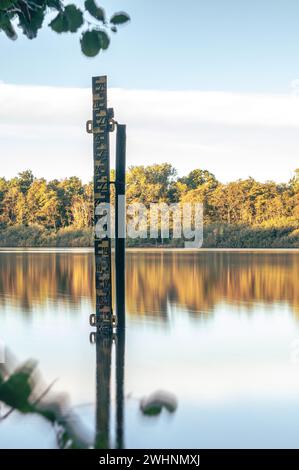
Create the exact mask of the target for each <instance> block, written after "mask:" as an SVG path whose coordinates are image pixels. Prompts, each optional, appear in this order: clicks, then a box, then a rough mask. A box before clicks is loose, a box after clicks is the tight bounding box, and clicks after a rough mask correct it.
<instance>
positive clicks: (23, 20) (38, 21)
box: [17, 5, 45, 39]
mask: <svg viewBox="0 0 299 470" xmlns="http://www.w3.org/2000/svg"><path fill="white" fill-rule="evenodd" d="M20 9H21V11H18V12H17V15H18V18H19V27H20V28H21V29H22V31H23V33H24V34H25V36H27V38H28V39H34V38H35V37H36V36H37V31H38V30H39V29H40V28H41V27H42V25H43V21H44V17H45V8H40V9H36V10H30V11H29V10H28V9H27V8H26V7H25V6H24V5H22V6H20Z"/></svg>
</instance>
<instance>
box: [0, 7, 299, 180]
mask: <svg viewBox="0 0 299 470" xmlns="http://www.w3.org/2000/svg"><path fill="white" fill-rule="evenodd" d="M75 3H77V4H81V3H82V2H80V1H77V2H75ZM99 3H100V4H101V5H102V6H104V7H105V8H106V11H107V13H113V12H115V11H119V10H125V11H127V12H128V13H129V14H130V16H131V18H132V21H131V23H130V24H129V25H127V26H124V27H122V28H120V31H119V33H118V34H117V35H115V36H113V37H112V43H111V47H110V48H109V50H108V51H107V52H105V53H104V54H101V55H99V56H98V57H96V58H94V59H88V58H86V57H84V56H82V54H81V51H80V46H79V35H78V34H77V35H72V34H64V35H57V34H55V33H54V32H52V31H51V30H50V29H49V28H47V27H44V28H43V30H42V31H40V33H39V36H38V38H37V39H36V40H33V41H29V40H27V39H26V38H24V37H22V35H21V34H20V35H19V39H18V40H17V41H16V42H12V41H10V40H8V39H7V38H6V37H5V36H4V35H3V34H0V42H1V47H0V63H1V67H0V82H2V89H1V88H0V134H1V141H0V161H1V168H2V173H4V174H5V175H6V176H11V175H12V174H15V173H16V172H18V171H21V170H23V169H24V168H32V169H33V171H35V173H36V174H37V175H38V176H42V174H43V173H44V175H45V176H47V175H49V177H64V176H67V175H69V172H70V171H71V173H72V174H78V175H79V176H80V175H82V177H83V179H88V178H89V177H90V176H91V167H90V166H88V167H86V166H85V162H86V158H87V156H88V154H89V151H90V150H89V146H90V139H89V137H88V136H83V135H81V127H82V128H84V122H85V120H86V119H88V118H89V116H88V114H89V107H90V101H89V96H88V94H87V95H86V94H84V90H86V89H87V88H88V87H90V82H91V76H93V75H101V74H107V75H108V77H109V86H110V87H111V88H113V89H114V88H117V89H122V90H123V91H124V93H123V94H122V93H118V92H117V91H115V92H112V91H111V96H113V99H114V101H113V103H112V104H113V106H114V107H115V108H116V110H118V111H119V117H120V118H121V119H123V120H124V122H127V124H129V128H128V132H129V133H130V135H129V148H128V150H129V154H128V161H129V163H130V164H141V163H143V164H146V163H153V162H155V161H170V162H171V163H173V164H174V166H176V167H177V168H178V169H179V172H180V173H186V172H187V171H189V170H190V169H192V168H194V167H203V166H204V167H205V168H207V169H210V170H212V171H214V172H215V173H216V176H218V177H219V179H221V180H223V181H226V180H229V179H236V178H237V177H242V178H243V177H244V178H245V177H247V176H249V175H251V176H254V177H256V178H257V179H261V180H265V179H275V180H284V181H287V180H288V179H289V178H290V177H291V176H292V171H293V169H294V167H295V168H296V167H298V166H299V158H297V155H298V154H299V138H298V137H297V135H298V134H299V133H298V128H297V127H299V119H298V121H297V115H298V116H299V98H298V94H299V93H297V91H298V90H299V82H298V83H297V82H295V84H296V86H295V95H296V96H294V89H292V87H291V84H292V83H294V80H298V78H299V2H298V1H297V0H284V1H282V0H280V1H277V0H272V1H270V0H263V1H256V0H253V1H250V2H245V1H237V0H225V1H224V0H222V1H221V0H185V1H184V2H181V1H178V0H172V1H171V0H110V1H108V0H103V1H101V2H99ZM47 22H48V21H47ZM3 83H4V84H5V85H7V86H8V85H12V84H14V85H16V87H15V88H14V89H13V92H12V89H10V91H9V93H8V89H7V88H5V87H4V85H3ZM24 85H31V87H29V88H28V87H27V88H26V87H24ZM38 86H42V87H44V88H43V90H41V89H40V88H39V87H38ZM0 87H1V86H0ZM35 87H36V88H35ZM46 87H47V88H46ZM61 87H63V88H67V89H68V90H69V92H70V94H72V99H71V98H70V95H69V94H68V95H67V96H68V101H65V102H64V95H63V93H61ZM159 90H165V91H166V92H167V93H166V94H165V95H160V94H159V93H158V91H159ZM81 91H82V93H81ZM125 91H131V92H132V93H133V92H134V91H135V94H134V93H133V94H130V95H129V94H125ZM140 91H143V92H144V93H143V94H142V96H141V95H140V93H139V94H138V92H140ZM151 92H156V95H152V94H151ZM171 92H173V94H171ZM193 92H194V95H192V94H190V93H193ZM217 92H221V93H224V94H225V95H221V94H220V95H219V94H218V95H217ZM7 93H8V94H9V96H10V100H11V109H9V106H7V105H8V103H7V96H8V95H7ZM47 93H48V95H47ZM176 93H178V95H176ZM182 93H183V95H182ZM184 93H186V94H185V95H184ZM203 93H206V95H203ZM24 94H26V95H27V96H26V100H25V101H26V103H25V102H23V101H22V100H23V98H24ZM46 95H47V96H48V100H50V99H51V100H52V101H51V102H49V101H48V102H47V97H46ZM37 96H38V97H39V98H37ZM57 96H59V102H58V100H57ZM123 96H126V97H127V101H126V99H123ZM184 96H185V97H186V106H184ZM276 96H277V99H276V98H275V97H276ZM50 97H51V98H50ZM149 97H151V98H152V101H151V99H149ZM157 97H159V102H158V101H157ZM251 97H252V100H251ZM129 98H130V100H129ZM280 98H281V99H280ZM116 99H118V102H117V101H115V100H116ZM171 99H173V100H177V102H180V107H178V106H177V107H175V105H174V102H172V101H171ZM218 99H219V100H220V101H219V103H221V106H220V107H219V105H218V104H217V100H218ZM259 99H260V101H259ZM30 100H31V101H30ZM39 100H41V101H39ZM72 100H78V103H77V105H76V106H75V108H76V109H75V108H74V109H73V113H75V114H76V113H77V114H76V118H74V119H75V121H76V123H73V124H72V126H73V127H72V142H71V141H70V139H68V137H67V132H68V130H69V123H68V122H67V120H66V121H64V122H60V130H59V129H58V128H57V127H55V116H58V114H60V115H65V116H66V119H68V117H67V112H65V111H64V106H74V104H70V103H72ZM80 100H81V101H80ZM137 100H139V102H140V103H144V106H146V108H142V109H140V106H139V108H138V102H137ZM140 100H141V101H140ZM269 100H270V101H269ZM289 100H293V101H292V102H291V103H289ZM152 102H154V103H156V104H155V106H156V108H155V109H154V108H153V106H152V105H151V103H152ZM22 103H23V104H22ZM41 103H43V105H44V106H46V107H47V106H48V105H49V104H50V107H51V112H52V114H53V119H52V118H51V117H49V110H48V111H47V116H48V118H47V119H48V120H47V119H45V121H44V122H43V121H42V119H43V113H41V110H39V109H38V108H40V106H41ZM47 103H48V104H47ZM55 103H56V106H54V104H55ZM164 105H165V106H168V107H169V109H171V110H172V111H171V115H169V116H168V117H167V113H166V115H165V116H164V120H163V119H162V120H161V114H163V112H164V111H163V106H164ZM20 106H26V108H23V111H26V112H24V118H23V121H22V122H21V120H20V117H19V116H18V113H19V111H20ZM232 106H233V114H234V119H233V120H232V119H230V113H231V107H232ZM266 106H268V109H270V110H271V113H272V114H273V116H274V117H275V116H276V118H274V121H275V122H274V121H273V120H271V119H270V120H269V119H268V118H269V116H268V114H269V112H268V111H267V108H266ZM35 107H36V109H35ZM48 107H49V106H48ZM259 107H261V116H262V118H261V119H260V118H259ZM1 108H2V109H1ZM129 108H133V110H131V109H129ZM135 108H136V109H137V108H138V113H137V111H136V113H135V114H134V112H133V111H134V109H135ZM199 108H200V109H199ZM237 108H238V111H237ZM245 108H246V109H245ZM251 108H253V111H252V114H253V115H254V116H255V119H252V116H251ZM13 110H14V111H13ZM181 110H182V112H181ZM211 110H213V112H212V111H211ZM197 111H198V113H197ZM147 112H148V113H149V114H150V115H151V119H148V116H147ZM211 112H212V114H213V115H211ZM13 113H14V114H13ZM218 113H220V115H221V118H220V122H219V119H218ZM282 113H284V116H283V117H284V119H285V121H284V120H283V119H282V120H281V114H282ZM21 114H22V113H21ZM189 114H192V116H193V121H192V122H191V123H190V125H189V124H188V125H187V124H186V123H187V121H188V122H189V120H188V115H189ZM243 114H244V115H243ZM31 115H32V116H31ZM30 116H31V117H30ZM141 116H142V118H141ZM168 118H169V119H168ZM174 118H175V120H176V126H174V125H168V122H169V121H170V120H171V119H174ZM155 120H156V122H157V123H160V124H161V127H160V128H159V129H158V128H157V126H155ZM81 122H82V126H81V127H80V125H81V124H80V123H81ZM9 123H10V126H11V127H10V128H8V127H9V126H8V124H9ZM28 123H31V124H30V125H29V124H28ZM180 123H181V126H180ZM42 124H43V126H42ZM17 126H20V127H19V132H17V131H16V129H17ZM34 126H39V127H41V126H42V127H43V131H42V132H41V133H40V134H39V136H35V134H36V132H35V130H34ZM47 126H48V127H47ZM49 126H50V127H49ZM63 126H64V127H63ZM74 126H77V131H75V127H74ZM190 127H191V128H192V129H193V132H191V131H190ZM14 130H15V131H16V135H15V136H14ZM64 131H65V132H64ZM133 131H134V135H133ZM178 133H180V141H178V139H177V136H178ZM42 135H44V138H42V137H41V136H42ZM49 136H51V137H50V138H49ZM80 139H81V140H80ZM88 139H89V140H88ZM149 141H150V144H151V145H149ZM45 148H46V149H48V152H49V154H50V155H52V164H51V165H49V164H47V161H46V159H45V160H44V161H43V162H41V159H40V158H39V155H40V154H44V152H45ZM7 152H9V154H12V155H13V157H14V158H13V159H9V160H7V158H5V156H6V155H7ZM182 152H183V153H182ZM61 154H63V159H62V158H61ZM74 155H76V158H75V159H74V158H73V157H74ZM80 155H81V157H80ZM55 158H56V159H57V164H54V165H53V161H55ZM70 162H71V163H72V166H71V167H70ZM70 168H71V169H70Z"/></svg>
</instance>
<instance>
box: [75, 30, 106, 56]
mask: <svg viewBox="0 0 299 470" xmlns="http://www.w3.org/2000/svg"><path fill="white" fill-rule="evenodd" d="M80 43H81V50H82V52H83V54H84V55H86V56H87V57H94V56H96V55H97V54H98V53H99V52H100V50H101V40H100V36H99V32H98V31H96V30H92V31H86V32H85V33H83V35H82V37H81V40H80Z"/></svg>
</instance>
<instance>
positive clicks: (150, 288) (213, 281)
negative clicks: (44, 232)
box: [0, 251, 299, 448]
mask: <svg viewBox="0 0 299 470" xmlns="http://www.w3.org/2000/svg"><path fill="white" fill-rule="evenodd" d="M298 280H299V252H288V251H284V252H281V251H278V252H261V251H257V252H213V251H211V252H208V251H205V252H199V253H186V252H185V253H184V252H181V253H177V252H165V251H164V252H161V253H153V252H147V253H146V252H138V253H133V252H131V253H130V252H129V253H128V254H127V302H126V309H127V332H126V345H125V357H124V363H125V368H124V401H123V407H122V409H121V410H120V409H119V408H118V415H117V406H116V405H117V401H116V398H115V397H116V392H117V380H116V372H115V359H116V345H115V343H114V344H113V345H112V347H111V393H110V402H111V406H110V410H109V409H108V408H107V402H108V398H109V397H108V395H107V390H108V389H107V384H106V385H105V384H104V388H103V389H102V390H101V389H100V388H99V380H98V387H96V350H97V347H96V345H94V344H90V342H89V333H90V331H91V328H90V326H89V315H90V314H91V313H94V300H95V299H94V289H93V256H92V253H90V252H87V251H86V252H84V251H74V252H59V253H58V252H0V340H1V341H2V343H4V344H5V345H6V347H7V350H8V351H10V352H9V353H8V354H13V355H14V356H15V357H16V358H17V359H16V360H17V361H19V362H24V361H25V360H26V359H28V358H34V359H36V360H38V362H39V371H40V373H41V375H42V377H43V380H44V383H45V384H46V385H45V386H46V387H47V384H50V383H52V381H53V380H55V379H57V381H56V382H55V385H54V386H53V387H52V389H51V393H52V394H54V393H55V394H57V393H59V394H64V395H65V394H67V396H68V403H67V405H66V407H67V409H68V410H69V413H70V414H72V413H74V416H75V417H76V420H77V422H78V426H77V428H78V429H79V430H80V432H81V433H83V434H84V438H85V439H86V440H87V441H88V442H89V445H90V446H93V445H94V441H95V434H96V429H98V430H99V426H100V427H101V426H102V428H103V429H104V430H105V431H107V432H108V436H107V439H108V440H109V445H110V446H111V447H114V446H116V445H117V442H118V445H123V446H124V447H128V448H134V447H144V448H146V447H149V448H159V447H160V448H171V447H178V448H188V447H190V448H211V447H212V448H215V447H222V448H223V447H224V448H225V447H299V289H298ZM100 349H101V350H99V348H98V354H97V357H98V370H99V366H100V368H101V366H102V365H103V364H104V365H105V363H106V364H108V369H107V368H106V370H109V363H110V345H109V344H108V345H102V347H101V348H100ZM99 363H100V364H99ZM99 378H100V379H101V381H103V380H106V379H105V377H104V378H103V377H102V376H101V377H99V376H98V379H99ZM101 383H102V382H101ZM102 385H103V384H102ZM105 387H106V388H105ZM118 390H119V389H118ZM156 390H165V391H167V392H170V393H171V394H174V395H175V396H176V399H177V409H176V410H175V411H174V412H172V413H170V412H168V411H167V410H166V409H163V410H162V412H161V413H160V414H159V415H157V416H145V415H143V414H142V412H141V411H140V408H139V404H140V399H141V398H142V397H144V396H147V395H149V394H151V393H152V392H155V391H156ZM105 394H106V395H105ZM7 411H9V409H7V408H6V407H5V405H3V404H2V405H1V408H0V413H1V415H2V416H5V414H6V413H7ZM122 412H123V416H122ZM107 416H109V420H108V418H107ZM116 416H118V418H116ZM117 421H118V431H116V429H117ZM117 436H118V441H117ZM57 445H58V444H57V430H55V429H54V428H53V426H52V425H51V424H49V422H48V421H46V420H44V419H43V418H41V417H40V416H38V415H35V414H26V415H25V414H21V413H19V412H18V411H13V412H12V413H10V414H9V415H8V416H7V417H6V418H5V419H2V420H1V421H0V446H1V447H3V448H6V447H57Z"/></svg>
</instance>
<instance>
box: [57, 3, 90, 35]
mask: <svg viewBox="0 0 299 470" xmlns="http://www.w3.org/2000/svg"><path fill="white" fill-rule="evenodd" d="M82 24H83V13H82V11H81V10H79V8H77V7H76V6H75V5H68V6H66V7H65V9H64V11H62V12H60V13H58V15H57V16H55V18H54V19H53V20H52V21H51V23H50V24H49V26H50V28H52V29H53V31H55V32H56V33H67V32H71V33H75V32H76V31H78V29H79V28H80V27H81V26H82Z"/></svg>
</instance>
